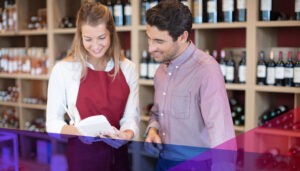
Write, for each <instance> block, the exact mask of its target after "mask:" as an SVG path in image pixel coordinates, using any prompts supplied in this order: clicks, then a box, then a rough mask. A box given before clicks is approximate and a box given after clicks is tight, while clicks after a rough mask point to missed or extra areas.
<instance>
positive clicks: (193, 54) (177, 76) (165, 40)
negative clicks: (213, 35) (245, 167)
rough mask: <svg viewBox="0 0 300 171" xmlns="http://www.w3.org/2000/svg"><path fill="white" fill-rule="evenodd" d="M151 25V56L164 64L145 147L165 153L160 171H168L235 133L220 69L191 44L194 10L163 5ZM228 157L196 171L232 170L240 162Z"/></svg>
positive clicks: (173, 0) (173, 2) (171, 0)
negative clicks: (192, 11) (235, 163)
mask: <svg viewBox="0 0 300 171" xmlns="http://www.w3.org/2000/svg"><path fill="white" fill-rule="evenodd" d="M146 20H147V26H146V34H147V36H148V45H149V49H148V50H149V53H150V54H151V57H153V58H154V59H155V60H156V61H158V62H161V63H162V64H161V65H160V66H159V68H158V69H157V71H156V74H155V78H154V88H155V96H154V105H153V107H152V109H151V119H150V121H149V125H148V127H147V130H146V135H147V136H146V139H145V142H146V143H145V147H146V150H148V151H155V150H156V151H158V150H159V151H160V156H159V160H158V164H157V170H167V169H170V168H171V167H173V166H176V165H178V164H179V163H181V162H182V161H185V160H188V159H191V158H193V157H195V156H197V155H199V154H201V153H202V152H204V151H205V150H206V149H207V148H213V147H216V146H218V145H220V144H222V143H223V142H226V141H227V140H230V139H231V138H234V136H235V134H234V129H233V124H232V119H231V115H230V107H229V102H228V98H227V93H226V89H225V84H224V78H223V75H222V73H221V71H220V67H219V65H218V63H217V62H216V61H215V60H214V59H213V58H212V57H211V56H209V55H207V54H206V53H204V52H203V51H201V50H199V49H197V48H196V47H195V45H194V44H193V43H192V42H191V40H190V37H191V30H192V14H191V12H190V10H189V9H188V7H186V6H185V5H183V4H182V3H180V2H179V1H177V0H165V1H161V2H160V3H159V4H158V5H156V6H155V7H153V8H151V9H149V10H148V11H147V13H146ZM161 143H163V144H164V146H163V147H162V146H161ZM167 144H168V145H167ZM189 147H190V148H189ZM192 147H199V148H192ZM217 155H218V154H217ZM225 158H226V161H222V159H221V160H218V162H216V163H214V158H213V159H212V160H211V158H210V160H207V159H208V158H206V159H203V161H200V162H199V163H196V164H195V166H197V168H192V169H196V170H199V169H201V170H205V171H206V170H210V169H213V170H219V169H220V168H224V169H225V170H231V169H230V168H233V167H234V164H233V162H234V157H232V158H231V155H230V157H228V156H226V157H225ZM211 163H213V164H212V167H211ZM224 163H225V164H224ZM198 167H199V168H198ZM185 169H186V170H188V169H187V168H185Z"/></svg>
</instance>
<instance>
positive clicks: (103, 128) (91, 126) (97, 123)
mask: <svg viewBox="0 0 300 171" xmlns="http://www.w3.org/2000/svg"><path fill="white" fill-rule="evenodd" d="M75 126H76V128H77V129H78V130H79V132H80V133H81V134H82V135H84V136H89V137H96V136H98V135H99V133H114V132H115V131H114V129H113V127H112V126H111V125H110V123H109V122H108V120H107V119H106V117H105V116H103V115H95V116H90V117H87V118H85V119H83V120H81V121H79V122H78V124H76V125H75Z"/></svg>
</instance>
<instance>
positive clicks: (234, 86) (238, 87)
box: [225, 83, 246, 91]
mask: <svg viewBox="0 0 300 171" xmlns="http://www.w3.org/2000/svg"><path fill="white" fill-rule="evenodd" d="M225 87H226V89H227V90H243V91H245V90H246V85H245V84H236V83H234V84H225Z"/></svg>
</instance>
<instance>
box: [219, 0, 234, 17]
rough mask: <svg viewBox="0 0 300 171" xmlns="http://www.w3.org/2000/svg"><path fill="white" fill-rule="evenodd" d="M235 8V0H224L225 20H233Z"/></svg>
mask: <svg viewBox="0 0 300 171" xmlns="http://www.w3.org/2000/svg"><path fill="white" fill-rule="evenodd" d="M233 9H234V1H233V0H222V11H223V20H224V22H232V21H233Z"/></svg>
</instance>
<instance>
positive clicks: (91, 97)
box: [67, 68, 130, 171]
mask: <svg viewBox="0 0 300 171" xmlns="http://www.w3.org/2000/svg"><path fill="white" fill-rule="evenodd" d="M113 72H114V69H113V70H112V71H110V72H105V71H94V70H91V69H89V68H88V70H87V76H86V78H85V79H83V80H82V81H81V83H80V87H79V91H78V97H77V102H76V107H77V109H78V111H79V113H80V117H81V119H84V118H87V117H89V116H94V115H99V114H101V115H104V116H106V118H107V120H108V121H109V122H110V124H111V125H113V126H115V127H116V128H118V129H120V124H119V121H120V120H121V118H122V117H123V113H124V111H125V107H126V103H127V99H128V96H129V92H130V90H129V86H128V84H127V82H126V79H125V77H124V75H123V72H122V71H121V70H120V71H119V73H118V75H117V76H116V78H115V79H113V77H112V76H110V74H112V73H113ZM67 158H68V166H69V170H70V171H87V170H88V171H128V170H129V161H128V149H127V145H124V146H122V147H120V148H119V149H114V148H112V147H111V146H109V145H107V144H105V143H104V142H95V143H93V144H84V143H82V142H81V141H80V140H79V139H78V138H75V139H70V140H69V142H68V146H67Z"/></svg>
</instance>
